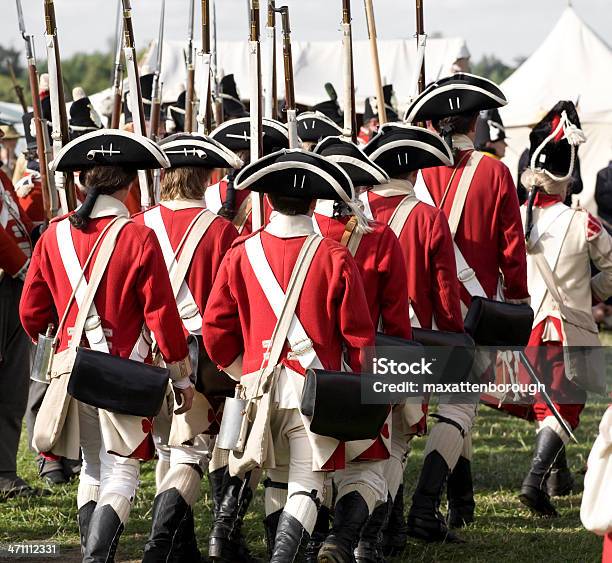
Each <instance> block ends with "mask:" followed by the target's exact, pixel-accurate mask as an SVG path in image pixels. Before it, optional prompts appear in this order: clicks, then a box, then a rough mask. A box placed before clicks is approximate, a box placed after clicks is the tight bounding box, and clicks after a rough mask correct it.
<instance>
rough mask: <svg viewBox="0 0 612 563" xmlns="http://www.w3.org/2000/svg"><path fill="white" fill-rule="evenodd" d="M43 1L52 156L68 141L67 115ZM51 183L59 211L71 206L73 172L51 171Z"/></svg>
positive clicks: (49, 2) (50, 12) (49, 14)
mask: <svg viewBox="0 0 612 563" xmlns="http://www.w3.org/2000/svg"><path fill="white" fill-rule="evenodd" d="M44 1H45V40H46V43H47V65H48V67H49V94H50V97H51V116H52V122H53V124H52V125H53V126H52V133H51V138H52V139H53V155H54V157H56V156H57V155H58V153H59V151H61V150H62V147H63V146H64V145H65V144H67V143H68V142H69V141H70V138H69V135H68V115H67V113H66V101H65V97H64V82H63V80H62V67H61V58H60V50H59V42H58V38H57V22H56V19H55V5H54V3H53V0H44ZM55 187H56V189H57V191H58V193H59V197H60V208H61V210H62V213H68V212H69V211H72V210H73V209H75V207H76V204H77V201H76V194H75V191H74V176H73V175H72V174H66V175H65V174H64V173H62V172H56V173H55Z"/></svg>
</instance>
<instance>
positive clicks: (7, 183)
mask: <svg viewBox="0 0 612 563" xmlns="http://www.w3.org/2000/svg"><path fill="white" fill-rule="evenodd" d="M0 181H1V182H2V184H3V185H4V189H6V190H7V191H8V192H9V193H10V194H11V196H12V198H13V201H14V202H15V203H16V204H17V207H18V208H19V219H20V220H21V222H22V223H23V226H24V227H25V228H26V230H27V231H28V234H29V233H31V232H32V230H33V229H34V224H33V223H32V220H31V219H30V217H29V216H28V214H27V213H26V212H25V210H24V209H23V207H21V202H20V201H19V200H20V198H19V197H17V194H16V193H15V186H13V182H12V181H11V179H10V178H9V177H8V176H7V175H6V174H5V173H4V171H2V170H0Z"/></svg>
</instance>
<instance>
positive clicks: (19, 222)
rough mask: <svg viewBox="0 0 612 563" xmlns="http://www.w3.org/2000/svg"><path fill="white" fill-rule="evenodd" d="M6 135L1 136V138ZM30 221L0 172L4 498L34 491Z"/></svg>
mask: <svg viewBox="0 0 612 563" xmlns="http://www.w3.org/2000/svg"><path fill="white" fill-rule="evenodd" d="M2 134H3V133H2V132H1V131H0V137H1V135H2ZM31 232H32V222H31V221H30V219H29V217H28V216H27V214H26V213H25V212H24V211H23V209H22V207H21V206H20V205H19V199H18V198H17V196H16V195H15V192H14V190H13V184H12V183H11V181H10V179H9V178H8V176H7V175H6V174H5V173H4V171H2V170H0V374H1V375H0V427H1V428H2V437H1V438H0V497H3V498H7V497H10V496H16V495H23V496H26V495H30V494H32V493H33V492H34V490H33V489H32V488H31V487H30V486H29V485H28V484H27V483H26V482H25V481H24V480H23V479H21V478H20V477H18V475H17V449H18V447H19V437H20V435H21V423H22V419H23V415H24V413H25V410H26V403H27V400H28V384H29V367H30V366H29V357H30V350H29V343H28V338H27V335H26V334H25V332H24V331H23V328H22V327H21V323H20V321H19V311H18V303H19V299H20V296H21V292H22V288H23V280H24V278H25V276H26V272H27V270H28V266H29V264H30V257H31V255H32V239H31Z"/></svg>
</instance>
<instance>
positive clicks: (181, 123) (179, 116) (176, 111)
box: [168, 90, 187, 133]
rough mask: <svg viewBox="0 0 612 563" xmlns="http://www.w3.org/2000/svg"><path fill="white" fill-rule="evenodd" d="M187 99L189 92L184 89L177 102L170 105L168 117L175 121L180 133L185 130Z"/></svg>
mask: <svg viewBox="0 0 612 563" xmlns="http://www.w3.org/2000/svg"><path fill="white" fill-rule="evenodd" d="M186 100H187V92H186V91H185V90H183V91H182V92H181V93H180V94H179V97H178V98H177V99H176V102H174V103H173V104H170V105H169V106H168V118H169V119H172V121H173V122H174V130H175V131H176V132H177V133H178V132H181V131H185V106H186V103H187V102H186Z"/></svg>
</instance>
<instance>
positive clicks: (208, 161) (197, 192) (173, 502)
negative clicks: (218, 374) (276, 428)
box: [134, 134, 242, 562]
mask: <svg viewBox="0 0 612 563" xmlns="http://www.w3.org/2000/svg"><path fill="white" fill-rule="evenodd" d="M161 148H162V150H163V151H164V154H165V155H166V156H167V158H168V160H169V161H170V168H168V169H166V170H165V172H164V176H163V178H162V181H161V193H160V200H161V201H160V203H159V204H158V205H156V206H154V207H152V208H150V209H148V210H147V211H145V212H143V213H140V214H138V215H136V216H135V217H134V221H135V222H136V223H139V224H144V225H147V226H148V227H150V228H151V229H153V231H154V232H155V234H156V236H157V239H158V241H159V244H160V246H161V249H162V252H163V254H164V261H165V263H166V267H167V269H168V272H169V274H170V279H171V282H172V283H173V292H174V295H175V298H176V302H177V307H178V310H179V313H180V315H181V320H182V322H183V330H184V333H185V337H186V338H187V337H189V338H190V341H191V345H192V346H193V347H194V348H195V355H196V356H197V355H200V356H201V354H198V353H197V352H198V350H199V349H200V348H202V314H203V313H204V309H205V307H206V302H207V301H208V297H209V295H210V292H211V289H212V286H213V282H214V279H215V277H216V275H217V271H218V270H219V267H220V265H221V261H222V260H223V258H224V256H225V254H226V252H227V251H228V250H229V248H230V246H231V244H232V242H233V241H234V239H235V238H236V237H237V236H238V232H237V231H236V228H235V227H234V226H233V225H232V224H231V223H230V222H229V221H227V220H226V219H223V218H222V217H217V216H216V215H214V214H213V213H212V212H210V211H209V210H207V209H206V204H205V203H204V191H205V190H206V187H207V186H208V184H209V182H210V175H211V173H212V171H213V170H214V169H216V168H235V169H238V168H240V167H241V166H242V162H241V161H240V159H239V158H238V157H237V156H236V155H235V154H234V153H232V152H231V151H229V150H228V149H226V148H225V147H224V146H223V145H221V144H219V143H217V142H215V141H213V140H212V139H210V138H208V137H204V136H201V135H195V134H177V135H172V136H170V137H167V138H166V139H164V141H163V142H162V143H161ZM181 275H182V276H183V278H182V279H179V278H178V277H177V276H181ZM201 361H204V358H202V359H201ZM220 406H221V401H219V400H214V399H212V398H211V399H210V400H209V399H208V398H207V397H205V396H204V395H203V394H202V393H200V392H199V391H196V394H195V396H194V403H193V407H192V408H191V410H190V411H189V412H188V413H185V414H180V415H177V414H175V415H172V412H170V413H168V414H169V417H170V419H171V424H170V428H169V433H168V434H167V435H165V436H161V437H160V438H161V443H159V442H158V443H157V444H156V445H157V449H158V454H159V456H160V459H165V460H167V462H168V465H169V470H168V471H167V473H166V474H165V476H161V475H159V473H158V476H159V477H160V482H159V483H158V488H157V494H156V496H155V501H154V503H153V522H152V528H151V534H150V536H149V539H148V541H147V543H146V545H145V549H144V557H143V561H145V562H153V561H166V559H167V558H168V557H169V555H170V553H171V552H172V557H173V558H178V559H180V560H185V561H191V560H194V561H196V560H198V561H199V559H200V554H199V551H198V548H197V542H196V538H195V529H194V521H193V510H192V508H193V505H194V503H195V501H196V500H197V497H198V493H199V489H200V481H201V478H202V475H203V469H204V467H205V465H206V462H207V461H208V457H207V456H208V452H209V451H210V449H211V440H210V434H211V433H216V430H217V428H218V420H217V417H219V418H220V412H218V409H219V407H220ZM168 446H169V447H168ZM226 474H227V463H226V464H225V465H224V466H221V467H215V468H214V469H213V470H211V473H210V475H209V481H210V483H211V487H212V498H213V499H215V498H218V497H219V495H220V493H221V491H219V490H216V489H219V488H221V485H222V483H223V481H224V476H225V475H226Z"/></svg>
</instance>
